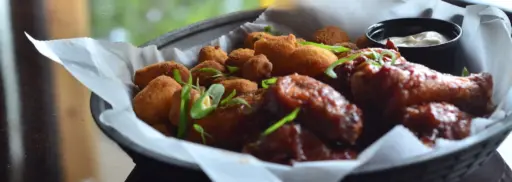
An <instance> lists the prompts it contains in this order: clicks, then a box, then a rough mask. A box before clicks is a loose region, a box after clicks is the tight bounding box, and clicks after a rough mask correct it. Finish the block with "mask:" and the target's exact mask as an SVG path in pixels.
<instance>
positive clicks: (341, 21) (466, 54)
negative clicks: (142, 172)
mask: <svg viewBox="0 0 512 182" xmlns="http://www.w3.org/2000/svg"><path fill="white" fill-rule="evenodd" d="M313 2H314V3H313ZM461 15H464V24H463V26H462V27H463V31H464V34H463V37H462V40H461V44H462V51H461V54H460V57H459V58H460V59H459V65H468V66H470V69H471V70H476V71H486V72H489V73H491V74H492V75H493V81H494V83H495V90H494V93H493V94H494V95H493V101H494V102H495V103H501V104H500V109H498V111H501V112H496V113H495V114H494V115H493V117H491V118H493V119H499V118H501V117H503V112H504V111H506V112H507V113H508V111H510V110H512V108H511V107H512V106H511V103H512V102H511V100H512V97H511V96H509V95H507V94H508V93H509V90H510V86H511V85H512V75H511V74H512V63H509V62H508V60H509V59H510V58H512V52H511V51H510V50H512V40H511V39H510V28H509V27H510V22H509V20H508V19H507V18H506V16H505V14H504V13H503V12H502V11H500V10H498V9H496V8H492V7H487V6H470V7H467V8H466V9H464V8H459V7H455V6H452V5H450V4H447V3H444V2H442V1H440V0H359V1H350V2H349V1H344V2H340V1H335V0H317V1H306V0H297V1H296V9H286V10H282V9H279V8H270V9H268V10H267V11H266V12H265V13H263V14H262V15H261V16H260V17H259V18H258V19H257V20H256V21H255V22H253V23H246V24H244V25H242V26H241V27H240V28H238V29H236V30H233V31H231V32H229V33H228V34H226V35H224V36H222V37H220V38H218V39H216V40H214V41H212V42H207V43H205V44H212V45H219V46H220V47H221V48H222V49H223V50H226V51H230V50H232V49H234V48H235V46H236V45H239V44H240V42H241V41H242V40H243V38H244V37H245V35H246V34H247V32H254V31H261V30H263V27H264V26H266V25H272V26H273V27H274V29H276V30H277V31H279V32H282V33H294V34H296V35H297V36H299V37H305V38H308V36H310V35H312V34H313V32H314V31H315V30H317V29H319V28H322V27H323V26H325V25H337V26H340V27H342V28H343V29H344V30H346V31H347V32H348V33H349V35H350V37H352V38H353V39H354V38H355V37H358V36H360V35H362V33H363V32H364V30H365V29H366V28H367V27H368V26H370V25H371V24H374V23H376V22H379V21H382V20H386V19H391V18H400V17H418V16H421V17H433V18H440V19H448V20H457V17H459V18H460V17H461ZM459 20H460V19H459ZM27 36H28V35H27ZM28 37H29V39H30V40H31V41H32V43H33V44H34V45H35V47H36V48H37V49H38V50H39V52H40V53H41V54H43V55H45V56H47V57H48V58H50V59H52V60H54V61H56V62H58V63H60V64H62V65H63V66H64V67H65V68H66V69H67V70H68V71H69V72H70V73H71V74H72V75H73V76H74V77H76V78H77V79H78V80H79V81H80V82H82V83H83V84H84V85H85V86H87V87H88V88H89V89H90V90H91V91H93V92H94V93H96V94H97V95H99V96H100V97H101V98H103V99H104V100H106V101H107V102H108V103H110V104H111V105H112V107H113V109H111V110H108V111H105V112H103V113H102V114H101V116H100V122H102V123H104V124H106V125H109V126H110V127H112V128H113V129H114V130H116V131H117V132H119V133H120V134H122V135H123V136H125V137H126V138H128V139H129V140H130V141H132V142H133V143H134V144H135V145H138V146H140V147H142V148H143V149H144V150H146V151H151V152H152V153H155V154H158V155H160V156H164V157H166V158H168V159H169V160H173V161H180V163H190V164H197V165H199V166H200V167H201V168H202V169H203V170H204V171H205V172H206V173H207V175H208V176H209V177H210V178H211V179H212V180H213V181H258V182H260V181H339V180H340V179H342V178H343V177H344V176H346V175H348V174H349V173H351V172H353V171H354V170H361V169H369V168H375V166H386V165H389V164H394V163H397V162H399V161H401V160H404V159H406V158H410V157H413V156H417V155H421V154H425V153H427V152H439V151H441V150H444V149H446V148H449V147H450V146H451V145H452V144H454V143H458V142H448V143H450V146H448V145H442V144H443V143H444V144H446V143H447V142H439V143H440V144H441V145H442V146H440V145H438V146H436V147H435V150H432V149H430V148H427V147H425V146H424V145H423V144H422V143H421V142H420V141H419V140H418V139H416V137H414V135H413V134H412V133H411V132H410V131H409V130H407V129H406V128H404V127H402V126H397V127H395V128H393V129H392V130H391V131H389V132H388V133H387V134H386V135H385V136H383V137H381V138H380V139H379V140H378V141H377V142H375V143H374V144H372V145H371V146H370V147H368V148H367V149H366V150H365V151H363V152H362V153H361V154H360V156H359V158H358V159H357V160H344V161H317V162H304V163H296V164H295V165H294V166H293V167H290V166H284V165H278V164H271V163H267V162H262V161H260V160H258V159H256V158H254V157H252V156H250V155H245V154H240V153H234V152H229V151H225V150H220V149H216V148H211V147H207V146H204V145H199V144H194V143H190V142H187V141H182V140H178V139H175V138H172V137H165V136H164V135H162V134H161V133H159V132H158V131H156V130H154V129H153V128H151V127H150V126H148V125H147V124H145V123H144V122H142V121H141V120H139V119H138V118H137V117H136V116H135V113H134V112H133V109H132V105H131V97H130V95H131V94H130V92H131V90H130V87H129V85H130V84H132V77H133V75H134V72H135V70H137V69H140V68H142V67H144V66H146V65H149V64H152V63H156V62H161V61H164V60H177V61H180V62H182V63H183V64H185V65H187V66H189V67H190V66H193V65H194V64H195V63H196V62H197V60H196V59H197V57H196V56H197V53H198V51H199V49H200V48H201V47H202V46H203V45H198V46H195V47H192V48H190V49H186V50H179V49H176V48H172V47H167V48H164V49H163V50H157V49H156V46H148V47H145V48H136V47H134V46H132V45H130V44H126V43H111V42H106V41H99V40H93V39H90V38H76V39H66V40H52V41H38V40H34V39H33V38H32V37H30V36H28ZM460 60H465V61H460ZM475 121H476V122H473V123H474V125H473V126H472V130H473V131H474V132H473V133H474V134H475V135H477V134H478V132H480V131H481V130H483V128H484V127H485V126H487V125H489V124H490V123H492V121H491V120H490V119H484V118H479V119H476V120H475ZM471 138H472V137H470V138H468V139H467V140H470V139H471ZM397 141H399V142H397Z"/></svg>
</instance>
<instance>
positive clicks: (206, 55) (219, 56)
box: [198, 46, 228, 65]
mask: <svg viewBox="0 0 512 182" xmlns="http://www.w3.org/2000/svg"><path fill="white" fill-rule="evenodd" d="M227 59H228V55H227V53H226V52H224V51H223V50H222V49H221V48H220V47H219V46H205V47H203V48H202V49H201V50H200V51H199V58H198V61H199V62H200V63H202V62H204V61H208V60H213V61H217V62H218V63H220V64H223V65H224V63H225V62H226V60H227Z"/></svg>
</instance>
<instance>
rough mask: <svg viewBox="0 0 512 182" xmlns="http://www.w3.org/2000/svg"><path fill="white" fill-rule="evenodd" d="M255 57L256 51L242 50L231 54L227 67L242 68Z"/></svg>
mask: <svg viewBox="0 0 512 182" xmlns="http://www.w3.org/2000/svg"><path fill="white" fill-rule="evenodd" d="M253 56H254V50H252V49H244V48H240V49H237V50H234V51H231V53H229V56H228V57H229V58H228V60H227V61H226V65H228V66H235V67H238V68H241V67H242V66H243V65H244V64H245V62H247V61H248V60H249V59H250V58H251V57H253Z"/></svg>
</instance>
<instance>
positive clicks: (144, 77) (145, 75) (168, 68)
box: [133, 61, 190, 89]
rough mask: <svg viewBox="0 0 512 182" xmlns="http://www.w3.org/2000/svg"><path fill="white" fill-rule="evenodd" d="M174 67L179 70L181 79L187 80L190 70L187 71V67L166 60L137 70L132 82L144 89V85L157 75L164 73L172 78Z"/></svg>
mask: <svg viewBox="0 0 512 182" xmlns="http://www.w3.org/2000/svg"><path fill="white" fill-rule="evenodd" d="M175 69H177V70H178V71H179V72H180V75H181V79H182V80H183V81H186V80H188V76H189V74H190V72H189V71H188V69H187V67H185V66H183V65H182V64H179V63H177V62H175V61H166V62H161V63H155V64H152V65H149V66H146V67H144V68H141V69H139V70H137V71H136V72H135V76H134V78H133V83H134V84H135V85H137V86H138V87H139V88H140V89H144V87H146V86H147V85H148V84H149V82H150V81H151V80H153V79H155V78H156V77H158V76H161V75H166V76H170V77H173V78H174V76H173V70H175Z"/></svg>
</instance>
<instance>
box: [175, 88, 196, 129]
mask: <svg viewBox="0 0 512 182" xmlns="http://www.w3.org/2000/svg"><path fill="white" fill-rule="evenodd" d="M181 91H182V90H178V91H176V92H175V94H174V95H173V96H172V103H173V105H172V106H171V107H170V109H169V112H168V117H169V121H171V124H172V125H174V126H176V127H177V126H179V123H180V109H181V105H180V104H181ZM199 96H200V93H199V91H197V90H194V89H190V102H189V105H188V106H189V108H188V109H187V113H189V116H188V121H190V120H191V118H190V108H192V105H193V104H194V102H195V101H196V100H197V99H199Z"/></svg>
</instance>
